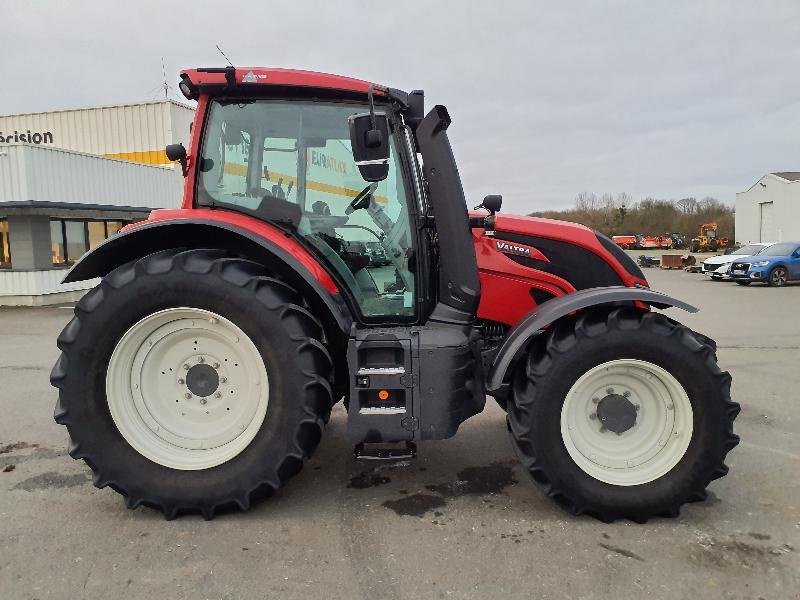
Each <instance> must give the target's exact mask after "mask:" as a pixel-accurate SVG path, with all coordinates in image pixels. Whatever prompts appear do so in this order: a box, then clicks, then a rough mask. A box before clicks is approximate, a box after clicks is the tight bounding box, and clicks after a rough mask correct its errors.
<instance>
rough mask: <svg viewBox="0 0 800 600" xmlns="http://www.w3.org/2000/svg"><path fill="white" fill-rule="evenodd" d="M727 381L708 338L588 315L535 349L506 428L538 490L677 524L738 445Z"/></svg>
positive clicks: (594, 508) (593, 507)
mask: <svg viewBox="0 0 800 600" xmlns="http://www.w3.org/2000/svg"><path fill="white" fill-rule="evenodd" d="M730 381H731V379H730V376H729V375H728V373H725V372H722V371H720V369H719V368H718V367H717V363H716V358H715V355H714V349H713V347H712V346H711V345H710V344H709V343H708V340H707V338H705V337H704V336H699V335H698V334H695V333H694V332H692V331H691V330H690V329H688V328H686V327H684V326H682V325H680V324H678V323H676V322H675V321H672V320H671V319H669V318H667V317H665V316H664V315H661V314H657V313H652V312H644V311H637V310H635V309H628V308H620V309H615V310H613V311H610V312H608V311H596V312H588V313H585V314H583V315H581V316H580V317H578V318H577V319H574V320H567V321H564V322H561V323H559V324H557V326H556V327H554V328H553V330H552V331H551V332H550V333H549V334H547V335H546V336H544V335H543V336H542V338H541V339H536V340H535V341H534V343H533V344H532V347H531V350H530V352H529V355H528V356H527V359H526V360H524V361H523V362H522V364H521V365H520V366H519V367H518V369H517V371H516V374H515V378H514V384H513V395H512V397H511V399H510V401H509V411H508V423H509V429H510V431H511V435H512V440H513V443H514V447H515V449H516V451H517V454H518V456H519V457H520V459H521V461H522V463H523V464H524V465H525V467H526V468H527V469H528V471H529V472H530V474H531V475H532V477H533V479H534V481H535V482H536V483H537V484H538V485H539V486H540V487H541V488H542V489H543V490H544V492H545V493H546V494H547V495H548V496H550V497H551V498H553V499H554V500H555V501H556V502H558V503H559V504H560V505H561V506H563V507H564V508H566V509H567V510H568V511H569V512H571V513H573V514H584V513H585V514H589V515H592V516H594V517H596V518H598V519H600V520H602V521H605V522H609V521H613V520H615V519H622V518H627V519H631V520H633V521H636V522H644V521H646V520H647V519H649V518H650V517H653V516H676V515H677V514H678V512H679V510H680V507H681V505H682V504H684V503H685V502H691V501H697V500H702V499H704V498H705V497H706V491H705V489H706V486H707V485H708V484H709V482H710V481H712V480H713V479H716V478H718V477H721V476H723V475H725V474H726V473H727V471H728V469H727V467H726V466H725V463H724V459H725V456H726V455H727V453H728V451H730V449H731V448H733V447H734V446H735V445H736V444H737V442H738V439H739V438H738V437H737V436H736V435H735V434H734V433H733V420H734V419H735V417H736V415H737V414H738V412H739V405H738V404H736V403H734V402H732V401H731V399H730Z"/></svg>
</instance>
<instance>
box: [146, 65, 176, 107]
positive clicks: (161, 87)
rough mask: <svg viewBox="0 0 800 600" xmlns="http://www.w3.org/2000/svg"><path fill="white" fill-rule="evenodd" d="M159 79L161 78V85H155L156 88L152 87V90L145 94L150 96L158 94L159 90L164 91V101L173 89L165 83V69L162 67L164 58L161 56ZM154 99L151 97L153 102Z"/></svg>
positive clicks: (154, 97)
mask: <svg viewBox="0 0 800 600" xmlns="http://www.w3.org/2000/svg"><path fill="white" fill-rule="evenodd" d="M161 77H162V80H161V83H160V84H159V85H157V86H156V87H154V88H153V89H151V90H150V91H149V92H147V94H148V95H150V94H153V93H156V92H158V91H159V90H163V91H164V99H165V100H169V93H170V92H172V91H174V89H175V88H173V87H172V86H171V85H170V84H169V83H168V82H167V68H166V66H165V65H164V57H163V56H162V57H161ZM155 99H156V96H153V100H155Z"/></svg>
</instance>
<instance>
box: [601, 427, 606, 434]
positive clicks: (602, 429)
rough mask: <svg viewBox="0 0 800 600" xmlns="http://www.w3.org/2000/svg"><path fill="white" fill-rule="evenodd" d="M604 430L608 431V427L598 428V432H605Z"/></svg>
mask: <svg viewBox="0 0 800 600" xmlns="http://www.w3.org/2000/svg"><path fill="white" fill-rule="evenodd" d="M606 431H608V429H606V428H605V427H601V428H600V433H605V432H606Z"/></svg>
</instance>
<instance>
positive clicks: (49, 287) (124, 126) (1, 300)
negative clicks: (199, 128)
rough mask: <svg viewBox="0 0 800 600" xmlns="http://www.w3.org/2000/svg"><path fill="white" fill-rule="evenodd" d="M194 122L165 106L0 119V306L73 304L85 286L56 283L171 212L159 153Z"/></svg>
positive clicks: (170, 170)
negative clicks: (132, 227) (127, 232)
mask: <svg viewBox="0 0 800 600" xmlns="http://www.w3.org/2000/svg"><path fill="white" fill-rule="evenodd" d="M193 117H194V110H193V109H192V108H191V107H189V106H186V105H183V104H179V103H177V102H173V101H160V102H146V103H139V104H126V105H118V106H103V107H97V108H87V109H78V110H64V111H55V112H48V113H30V114H20V115H8V116H0V305H9V304H12V305H13V304H51V303H54V302H62V301H69V300H74V299H77V298H78V297H79V296H80V295H81V294H82V293H83V292H84V291H85V290H86V289H87V288H88V287H90V286H91V285H93V283H94V282H81V283H76V284H67V285H64V284H61V283H60V282H61V280H62V279H63V277H64V275H65V274H66V271H67V270H68V269H69V267H70V266H72V265H73V264H75V262H76V261H77V260H78V259H79V258H80V257H81V256H82V255H83V254H85V253H86V252H87V251H88V250H91V249H92V248H94V247H96V246H97V245H98V244H100V243H101V242H102V241H103V240H104V239H106V238H107V237H109V236H110V235H113V234H114V233H116V232H117V231H118V230H119V229H120V228H121V227H123V226H124V225H126V224H128V223H131V222H134V221H138V220H141V219H144V218H146V217H147V215H148V214H149V212H150V211H151V210H152V209H154V208H170V207H177V206H179V205H180V201H181V192H182V186H183V178H182V176H181V174H180V169H179V168H176V167H175V166H174V165H173V164H172V163H170V162H169V160H167V157H166V154H165V153H164V147H165V146H166V145H167V144H172V143H178V142H181V143H184V144H186V143H187V141H188V138H189V127H190V123H191V122H192V120H193Z"/></svg>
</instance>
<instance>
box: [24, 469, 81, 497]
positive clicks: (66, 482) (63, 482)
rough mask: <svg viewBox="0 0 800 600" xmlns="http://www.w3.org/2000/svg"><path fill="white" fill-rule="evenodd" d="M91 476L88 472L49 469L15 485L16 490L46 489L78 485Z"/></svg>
mask: <svg viewBox="0 0 800 600" xmlns="http://www.w3.org/2000/svg"><path fill="white" fill-rule="evenodd" d="M90 481H91V478H90V477H89V476H88V475H87V474H86V473H77V474H75V475H62V474H61V473H56V472H55V471H48V472H47V473H42V474H41V475H36V476H34V477H29V478H28V479H24V480H23V481H20V482H19V483H18V484H17V485H15V486H14V488H13V489H15V490H25V491H26V492H32V491H34V490H45V489H49V488H68V487H75V486H78V485H84V484H86V483H89V482H90Z"/></svg>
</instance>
